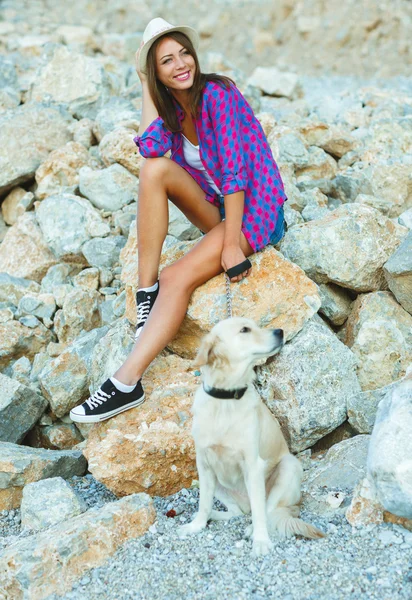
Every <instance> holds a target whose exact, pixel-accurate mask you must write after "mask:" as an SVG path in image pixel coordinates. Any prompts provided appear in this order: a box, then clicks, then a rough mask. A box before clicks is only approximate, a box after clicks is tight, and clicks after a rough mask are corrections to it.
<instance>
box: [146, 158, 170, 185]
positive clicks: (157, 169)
mask: <svg viewBox="0 0 412 600" xmlns="http://www.w3.org/2000/svg"><path fill="white" fill-rule="evenodd" d="M169 166H170V158H165V157H164V156H159V157H157V158H146V160H145V161H144V164H143V166H142V168H141V169H140V175H139V180H140V183H144V182H145V181H146V180H149V181H157V182H159V181H163V176H164V175H165V173H167V170H168V167H169Z"/></svg>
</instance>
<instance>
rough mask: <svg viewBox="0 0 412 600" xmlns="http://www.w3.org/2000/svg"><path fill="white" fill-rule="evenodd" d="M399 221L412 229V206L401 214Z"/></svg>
mask: <svg viewBox="0 0 412 600" xmlns="http://www.w3.org/2000/svg"><path fill="white" fill-rule="evenodd" d="M398 222H399V224H400V225H403V226H404V227H407V228H408V229H412V208H408V210H405V211H404V212H403V213H402V214H401V215H399V217H398Z"/></svg>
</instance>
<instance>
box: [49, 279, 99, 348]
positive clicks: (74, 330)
mask: <svg viewBox="0 0 412 600" xmlns="http://www.w3.org/2000/svg"><path fill="white" fill-rule="evenodd" d="M98 299H99V294H98V293H97V292H95V291H93V290H84V289H82V288H74V289H73V291H72V292H70V293H69V294H67V296H66V298H65V300H64V302H63V308H62V309H61V310H59V311H57V313H56V316H55V319H54V329H55V332H56V334H57V337H58V338H59V342H63V343H67V342H72V341H73V340H74V339H75V338H76V337H78V336H79V335H80V334H81V333H83V332H85V331H90V330H91V329H95V328H96V327H99V326H100V325H101V320H100V313H99V307H98Z"/></svg>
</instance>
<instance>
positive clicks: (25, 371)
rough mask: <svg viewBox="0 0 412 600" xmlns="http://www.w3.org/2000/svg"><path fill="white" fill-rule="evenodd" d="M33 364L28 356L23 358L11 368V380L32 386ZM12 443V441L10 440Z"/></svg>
mask: <svg viewBox="0 0 412 600" xmlns="http://www.w3.org/2000/svg"><path fill="white" fill-rule="evenodd" d="M30 372H31V362H30V361H29V359H28V358H27V356H22V357H21V358H19V359H18V360H16V362H15V363H13V365H12V367H11V378H12V379H15V380H16V381H18V382H19V383H21V384H22V385H25V386H29V387H30V386H31V384H32V380H31V379H30ZM8 441H10V440H8Z"/></svg>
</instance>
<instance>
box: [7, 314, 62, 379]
mask: <svg viewBox="0 0 412 600" xmlns="http://www.w3.org/2000/svg"><path fill="white" fill-rule="evenodd" d="M21 321H22V322H20V321H15V320H9V321H6V322H5V323H0V369H4V368H5V367H7V366H8V365H9V364H10V363H12V362H13V361H14V360H16V359H17V358H20V356H26V357H27V358H29V359H32V358H34V356H35V355H36V354H37V353H38V352H40V351H41V350H43V349H44V348H45V347H46V346H47V345H48V343H49V342H51V341H53V340H54V339H55V337H54V335H53V333H52V332H51V331H50V330H49V329H47V327H45V326H44V325H43V323H41V322H40V321H39V320H38V319H37V318H36V317H22V318H21Z"/></svg>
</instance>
